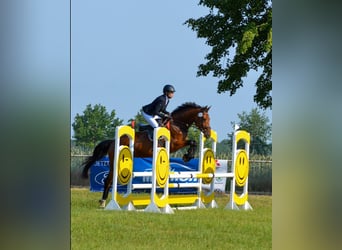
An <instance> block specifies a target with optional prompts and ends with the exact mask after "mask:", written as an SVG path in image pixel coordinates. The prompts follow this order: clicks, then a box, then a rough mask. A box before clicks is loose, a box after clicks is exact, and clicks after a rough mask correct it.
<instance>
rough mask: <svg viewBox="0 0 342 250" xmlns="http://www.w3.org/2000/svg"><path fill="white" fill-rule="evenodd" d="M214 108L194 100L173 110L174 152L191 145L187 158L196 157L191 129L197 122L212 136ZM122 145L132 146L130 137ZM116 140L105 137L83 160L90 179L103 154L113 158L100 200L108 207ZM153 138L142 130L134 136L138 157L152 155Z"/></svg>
mask: <svg viewBox="0 0 342 250" xmlns="http://www.w3.org/2000/svg"><path fill="white" fill-rule="evenodd" d="M209 109H210V107H208V106H203V107H202V106H200V105H198V104H196V103H193V102H186V103H184V104H182V105H181V106H179V107H177V108H176V109H175V110H174V111H172V112H171V118H170V119H169V121H168V124H169V126H168V127H169V130H170V136H171V139H170V152H171V153H173V152H176V151H177V150H179V149H181V148H184V147H186V146H189V148H188V151H187V153H186V154H184V155H183V161H184V162H188V161H190V160H191V159H193V158H194V154H195V152H196V149H197V145H196V141H194V140H188V138H187V137H188V131H189V128H190V127H191V126H192V125H194V126H195V127H197V128H198V129H199V130H200V131H201V132H202V133H203V134H204V136H205V137H206V138H209V137H210V133H211V127H210V116H209V113H208V111H209ZM120 145H127V146H128V145H129V137H128V136H127V135H123V136H121V138H120ZM114 146H115V141H114V140H104V141H102V142H100V143H99V144H98V145H97V146H96V147H95V148H94V151H93V155H91V156H89V157H87V158H86V160H85V161H84V162H83V163H82V166H83V171H82V177H83V178H88V170H89V168H90V167H91V166H92V165H93V164H94V163H95V162H96V161H98V160H100V159H101V158H102V157H104V156H106V155H108V157H109V166H110V169H109V174H108V176H107V178H106V180H105V183H104V190H103V194H102V199H101V200H99V202H100V207H105V205H106V200H107V197H108V193H109V189H110V187H111V185H112V182H113V161H114ZM152 155H153V141H152V140H151V139H150V138H149V135H148V132H147V131H140V132H139V131H138V132H136V133H135V139H134V157H152Z"/></svg>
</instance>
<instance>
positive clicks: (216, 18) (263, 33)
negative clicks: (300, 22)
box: [185, 0, 272, 109]
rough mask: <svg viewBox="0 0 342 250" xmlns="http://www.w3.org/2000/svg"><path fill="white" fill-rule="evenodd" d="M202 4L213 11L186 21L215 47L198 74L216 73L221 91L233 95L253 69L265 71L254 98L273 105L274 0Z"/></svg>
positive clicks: (222, 0) (226, 0)
mask: <svg viewBox="0 0 342 250" xmlns="http://www.w3.org/2000/svg"><path fill="white" fill-rule="evenodd" d="M199 5H203V6H205V7H208V8H209V9H210V12H209V14H208V15H206V16H204V17H200V18H198V19H193V18H190V19H188V20H187V21H186V22H185V24H187V25H188V27H190V28H191V29H192V30H193V31H196V32H197V37H199V38H205V39H206V43H207V45H209V46H210V47H211V52H210V53H209V54H207V55H206V56H205V59H206V60H207V62H206V63H205V64H200V65H199V70H198V71H197V76H207V75H208V74H209V73H212V74H213V76H214V77H217V78H219V81H218V87H217V92H218V93H222V92H226V91H229V92H230V96H232V95H234V94H235V93H236V90H237V89H238V88H240V87H242V86H243V78H244V77H246V76H247V74H248V73H249V72H251V71H262V72H261V74H259V77H258V79H257V81H256V83H255V85H256V94H255V95H254V101H255V102H256V103H257V104H258V106H259V107H261V108H263V109H266V108H272V96H271V91H272V79H271V77H272V1H270V0H252V1H251V0H249V1H246V0H200V1H199Z"/></svg>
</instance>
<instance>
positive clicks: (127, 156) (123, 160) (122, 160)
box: [117, 146, 133, 185]
mask: <svg viewBox="0 0 342 250" xmlns="http://www.w3.org/2000/svg"><path fill="white" fill-rule="evenodd" d="M117 166H118V179H119V183H120V184H122V185H127V184H128V182H129V180H130V178H131V176H132V171H133V158H132V154H131V151H130V150H129V147H127V146H120V152H119V159H118V164H117Z"/></svg>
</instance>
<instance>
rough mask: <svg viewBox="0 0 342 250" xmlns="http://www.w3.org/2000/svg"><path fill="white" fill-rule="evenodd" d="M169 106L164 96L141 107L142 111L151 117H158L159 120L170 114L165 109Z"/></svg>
mask: <svg viewBox="0 0 342 250" xmlns="http://www.w3.org/2000/svg"><path fill="white" fill-rule="evenodd" d="M168 104H169V100H168V98H167V96H166V95H161V96H158V97H157V98H156V99H154V101H153V102H151V103H150V104H147V105H145V106H143V108H142V109H143V111H144V112H145V113H146V114H148V115H151V116H154V115H158V116H160V117H161V118H164V117H165V115H169V114H170V113H169V112H167V111H166V107H167V105H168Z"/></svg>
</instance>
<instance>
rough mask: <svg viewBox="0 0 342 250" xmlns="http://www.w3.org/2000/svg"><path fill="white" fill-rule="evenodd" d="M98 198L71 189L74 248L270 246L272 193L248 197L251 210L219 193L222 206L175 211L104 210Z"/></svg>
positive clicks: (94, 195) (232, 247) (257, 247)
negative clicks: (235, 207)
mask: <svg viewBox="0 0 342 250" xmlns="http://www.w3.org/2000/svg"><path fill="white" fill-rule="evenodd" d="M100 197H101V193H92V192H90V191H89V190H88V189H71V249H81V250H87V249H111V250H112V249H122V250H127V249H163V250H164V249H196V250H198V249H234V250H235V249H272V196H253V195H250V196H249V203H250V204H251V206H252V207H253V210H252V211H236V210H227V209H224V207H225V206H226V204H227V203H228V201H229V196H219V197H217V198H216V202H217V204H218V205H219V208H215V209H196V210H176V211H175V213H174V214H159V213H146V212H138V211H105V210H103V209H99V208H98V203H97V201H98V199H99V198H100ZM108 201H109V200H108Z"/></svg>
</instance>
